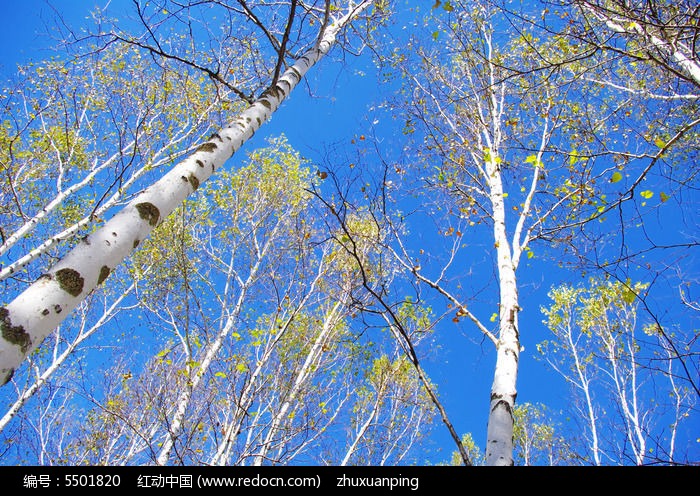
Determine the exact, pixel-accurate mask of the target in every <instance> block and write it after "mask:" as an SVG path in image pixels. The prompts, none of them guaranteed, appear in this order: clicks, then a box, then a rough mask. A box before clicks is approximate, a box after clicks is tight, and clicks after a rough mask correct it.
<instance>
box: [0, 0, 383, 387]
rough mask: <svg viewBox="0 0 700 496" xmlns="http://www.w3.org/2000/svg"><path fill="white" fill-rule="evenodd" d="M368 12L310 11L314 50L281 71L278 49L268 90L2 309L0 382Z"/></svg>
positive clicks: (352, 7) (354, 7)
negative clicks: (350, 27) (350, 25)
mask: <svg viewBox="0 0 700 496" xmlns="http://www.w3.org/2000/svg"><path fill="white" fill-rule="evenodd" d="M370 5H371V2H369V1H365V2H360V3H358V4H355V3H350V4H348V5H347V6H345V7H341V8H335V7H334V8H333V9H332V12H331V4H330V3H327V4H324V6H323V7H324V8H322V9H320V10H318V9H315V8H313V7H311V8H310V10H309V12H307V13H308V16H309V17H308V18H309V19H310V18H313V19H314V22H315V24H316V26H318V27H319V28H318V31H317V33H318V35H317V37H316V38H315V40H314V42H313V45H312V47H311V48H310V49H308V50H306V51H305V52H303V53H301V54H300V56H299V57H298V58H297V59H296V60H295V61H294V62H293V63H290V64H289V65H285V64H284V63H283V62H284V56H285V55H286V47H285V45H284V43H281V45H280V50H279V52H278V61H279V63H278V65H277V67H278V70H277V71H275V73H274V75H273V77H272V78H271V80H270V83H271V84H270V85H269V87H268V90H267V91H265V92H264V93H263V94H262V95H260V96H259V97H257V98H256V99H255V101H254V102H252V103H251V104H250V106H249V107H248V108H247V109H246V110H244V111H243V112H242V113H240V114H239V115H238V117H236V119H234V120H233V121H229V122H230V124H229V125H227V126H226V127H224V128H222V129H220V130H219V131H218V132H217V133H215V134H214V135H212V136H211V137H210V138H209V139H208V140H207V141H205V142H204V143H202V144H200V145H199V146H198V147H197V149H196V150H195V151H194V152H193V153H191V154H189V155H188V156H187V157H186V158H185V159H184V160H182V161H180V162H178V163H177V165H175V166H174V167H172V168H171V169H170V170H169V171H168V173H167V174H165V175H164V176H163V177H162V178H161V179H159V180H158V181H157V182H155V183H154V184H152V185H150V186H149V187H147V188H146V189H145V190H144V191H143V192H141V193H140V194H139V195H137V196H135V197H134V198H133V199H131V201H130V202H129V204H128V205H126V206H125V207H124V208H123V209H122V210H120V211H119V212H118V213H117V214H115V215H114V216H113V217H112V218H111V219H110V220H109V221H107V222H106V223H105V224H104V225H103V226H102V227H101V228H99V229H98V230H96V231H95V232H93V233H91V234H89V235H88V236H87V237H85V238H84V239H83V240H82V241H81V242H80V244H78V245H77V246H75V247H74V248H73V249H72V250H71V251H69V252H68V253H67V254H66V255H65V256H63V257H62V258H61V260H60V261H59V262H58V263H56V264H54V265H53V266H52V267H51V268H50V269H49V270H48V271H46V272H45V273H44V274H43V275H42V276H41V277H40V278H39V279H38V280H37V281H36V282H34V283H33V284H31V285H30V286H29V287H27V288H26V289H24V291H23V292H22V293H20V294H19V295H17V296H16V297H15V299H14V300H13V301H11V302H10V303H8V304H6V305H5V306H4V307H3V308H2V311H1V312H2V313H1V315H0V318H1V320H2V329H3V341H2V349H1V350H0V368H1V369H2V375H3V377H4V380H3V382H4V383H6V382H7V381H8V380H9V379H10V378H11V376H12V374H13V372H14V370H15V369H16V368H17V366H19V364H20V363H21V362H22V361H23V360H24V358H25V357H26V356H27V354H28V353H30V352H31V351H32V350H33V349H35V348H36V346H37V345H38V344H39V343H40V342H41V341H42V340H43V339H44V338H45V337H46V335H47V334H48V333H49V332H51V331H52V330H53V329H54V328H55V327H56V326H57V325H58V324H59V323H60V322H61V321H62V320H63V319H65V317H66V315H68V314H69V313H70V312H71V311H72V310H73V309H74V308H75V307H76V306H77V304H78V303H79V302H80V301H81V300H82V299H84V297H85V296H86V295H87V294H89V293H90V292H91V291H93V290H94V288H95V287H97V286H98V285H99V284H100V283H102V282H103V281H104V280H105V279H106V277H107V276H108V274H109V273H110V272H111V271H113V270H114V269H115V268H116V267H117V266H118V265H119V264H120V263H121V262H122V261H123V260H124V259H125V258H126V257H127V256H128V255H129V254H130V253H131V252H132V251H133V250H134V249H135V248H136V246H137V245H138V244H139V243H140V242H141V241H142V240H143V239H144V238H145V237H146V236H148V234H149V233H150V232H151V230H152V229H153V228H154V227H155V226H156V225H158V224H159V223H160V222H162V220H163V219H164V218H166V217H167V216H168V215H169V214H170V213H171V212H172V211H173V210H174V209H175V208H176V207H177V205H178V204H180V203H181V202H182V201H183V200H184V199H185V198H187V197H188V196H189V195H190V194H191V193H193V192H194V191H195V190H196V189H197V188H198V187H199V186H200V185H201V184H202V183H204V182H205V181H206V180H207V179H208V178H209V177H210V176H211V174H212V173H213V172H214V171H215V170H216V169H218V168H220V167H221V166H223V164H224V163H225V162H226V161H227V160H228V159H229V158H230V157H231V156H232V155H233V154H234V153H235V152H236V151H237V150H238V149H239V148H240V147H241V146H242V145H243V144H244V143H245V142H246V141H247V140H248V139H249V138H250V137H251V136H252V135H253V133H254V132H255V131H256V130H257V129H258V128H259V127H260V126H261V125H262V124H263V123H264V122H265V121H266V120H268V119H269V118H270V116H271V115H272V113H273V112H274V111H275V110H276V109H277V108H278V107H279V105H280V104H281V102H282V101H283V100H284V99H285V98H286V97H287V96H288V95H289V93H290V92H291V91H292V90H293V89H294V88H295V87H296V85H297V84H298V83H299V82H300V81H301V79H302V78H303V77H304V75H305V74H306V72H307V71H308V70H309V69H310V68H311V67H312V66H313V65H314V64H315V63H316V62H318V60H320V58H322V57H323V56H324V55H325V54H326V53H327V52H328V50H330V48H331V46H332V45H333V44H334V42H335V40H336V38H337V36H338V35H339V33H340V32H342V30H343V29H345V28H346V26H347V25H348V23H349V22H350V21H351V20H353V19H354V18H355V17H357V16H358V15H360V14H361V13H362V12H363V11H364V10H366V9H368V8H369V7H370ZM295 8H296V2H292V4H291V6H290V12H291V13H292V14H294V13H295ZM293 21H294V16H293V15H292V16H291V17H290V19H289V23H288V24H289V25H290V28H291V24H292V22H293ZM283 65H285V67H284V70H282V66H283ZM58 308H60V309H61V310H60V312H58V311H57V310H56V309H58Z"/></svg>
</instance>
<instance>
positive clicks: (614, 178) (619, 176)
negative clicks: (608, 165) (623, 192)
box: [610, 172, 622, 183]
mask: <svg viewBox="0 0 700 496" xmlns="http://www.w3.org/2000/svg"><path fill="white" fill-rule="evenodd" d="M620 180H622V174H620V173H619V172H615V173H613V175H612V177H611V178H610V182H611V183H616V182H618V181H620Z"/></svg>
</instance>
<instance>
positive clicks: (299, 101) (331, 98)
mask: <svg viewBox="0 0 700 496" xmlns="http://www.w3.org/2000/svg"><path fill="white" fill-rule="evenodd" d="M5 3H6V4H9V3H10V2H9V0H5ZM103 3H106V2H103ZM124 3H126V4H130V3H131V2H130V1H125V0H113V1H112V2H111V5H110V10H111V9H116V8H118V7H119V5H120V4H124ZM53 4H54V5H56V6H57V8H58V9H59V10H60V11H61V12H62V14H63V15H64V17H65V20H66V22H67V23H68V24H74V23H80V22H82V21H83V20H84V19H85V17H86V16H87V15H88V9H89V8H90V7H91V6H92V4H93V2H92V0H90V1H74V0H54V1H53ZM52 16H53V11H52V10H51V9H50V8H49V7H48V6H47V5H46V3H45V2H44V1H43V0H23V1H21V2H12V6H11V7H6V8H5V9H4V10H3V17H2V19H0V47H1V48H0V71H2V73H3V75H6V74H8V73H9V72H11V71H12V70H13V68H14V66H15V64H16V63H25V62H27V61H29V60H31V59H35V60H38V59H41V58H44V57H45V56H51V55H52V53H53V52H52V50H51V49H50V47H51V46H53V45H54V42H53V41H52V40H50V39H49V38H47V37H46V36H45V35H41V34H39V33H41V32H43V31H44V28H43V23H44V22H53V21H52ZM372 72H373V63H372V60H371V58H370V56H369V53H366V54H365V55H363V56H362V57H359V58H354V57H348V58H347V59H346V60H345V63H344V64H343V63H339V62H338V61H337V60H333V59H331V58H328V59H324V60H323V61H322V62H321V63H320V64H319V65H318V66H316V67H314V68H313V69H312V70H311V72H310V73H309V74H308V76H307V81H308V84H309V85H310V88H311V90H312V93H313V96H310V95H309V93H308V91H307V89H306V85H305V84H302V85H300V86H298V87H297V89H296V90H295V91H294V92H293V93H292V95H291V96H290V98H289V99H288V100H287V101H286V102H285V103H284V104H283V106H282V107H281V108H280V109H279V110H278V111H277V112H276V114H275V115H274V116H273V118H272V120H271V121H270V122H268V123H266V124H265V125H264V126H263V128H262V129H261V130H260V131H259V132H258V133H257V134H256V136H255V138H254V139H253V140H251V142H249V143H248V144H246V145H245V146H244V149H243V150H242V152H245V151H250V150H252V149H253V148H254V147H255V146H257V145H259V144H262V143H263V140H264V139H265V138H266V137H269V136H275V135H277V134H279V133H284V134H285V135H286V136H287V137H288V139H289V141H290V143H291V144H292V145H293V146H294V147H295V148H296V149H297V150H299V151H300V152H301V153H302V154H303V155H305V156H308V157H309V158H311V159H312V160H318V161H319V162H320V160H321V159H322V157H323V152H324V149H325V148H326V147H331V148H332V147H335V146H336V145H337V144H343V143H345V144H346V143H347V142H348V141H350V140H351V139H352V138H353V137H355V136H357V135H360V134H366V135H372V134H376V135H378V136H379V137H380V138H381V139H384V140H386V143H390V142H391V140H392V137H394V136H395V135H399V134H400V130H399V129H397V127H396V123H393V122H391V119H388V118H387V117H388V116H386V115H383V114H381V113H379V112H376V111H375V110H373V109H375V108H376V106H377V105H378V104H379V103H380V102H379V101H377V100H376V98H377V96H378V95H377V92H376V91H375V90H376V82H375V80H374V77H373V74H372ZM300 116H303V123H304V125H303V126H302V125H298V122H299V117H300ZM242 156H243V153H241V152H239V154H238V155H237V156H235V157H234V158H232V159H231V161H230V164H229V166H232V167H235V164H236V163H237V162H236V161H237V160H240V159H241V158H242ZM473 269H474V270H475V272H477V273H479V272H480V271H481V270H482V269H485V272H484V274H491V267H490V266H485V267H479V266H476V267H473ZM541 270H542V265H541V263H540V264H535V265H533V267H532V269H529V268H528V267H527V266H524V267H523V268H522V270H521V272H520V275H521V277H522V280H523V281H524V282H525V284H523V286H522V288H521V291H520V294H521V298H522V300H523V303H524V305H523V306H524V307H525V308H526V309H528V310H529V311H528V312H526V313H524V314H523V317H522V319H521V323H520V325H521V328H522V329H526V328H529V329H533V330H535V332H532V333H523V336H522V339H523V345H524V346H525V351H524V352H523V353H522V354H521V360H520V376H519V381H518V383H519V388H518V389H519V392H518V402H521V403H522V402H532V403H536V402H544V403H547V404H548V405H549V406H550V408H552V409H556V408H558V407H560V406H561V405H562V404H563V403H562V400H563V397H564V394H565V386H564V384H563V381H562V380H561V379H560V378H559V376H558V375H556V374H553V373H552V372H551V370H550V369H548V368H547V367H546V366H545V365H544V364H543V363H542V362H540V361H538V360H535V358H534V350H535V346H536V344H537V342H539V341H540V340H541V339H543V337H544V336H545V333H544V329H543V326H542V323H541V322H542V318H543V316H542V314H541V313H540V312H539V305H541V304H543V303H544V302H545V299H544V298H543V297H542V295H543V293H544V294H546V289H547V288H548V287H549V286H550V285H551V284H552V283H555V282H558V281H557V277H556V273H557V269H556V267H553V266H552V265H551V264H550V265H548V266H547V278H546V280H545V276H544V274H543V273H542V272H541ZM484 274H482V276H483V275H484ZM566 275H567V276H569V274H566ZM562 277H564V274H563V273H562ZM436 310H437V311H442V310H444V309H436ZM491 311H492V310H491V309H489V310H488V312H489V313H490V312H491ZM482 317H483V316H482ZM466 325H467V324H466V323H465V324H463V325H462V326H459V327H457V326H455V327H454V328H449V327H448V326H445V325H443V326H442V328H441V329H440V331H439V334H438V339H439V344H440V346H441V348H440V352H439V354H436V355H435V356H433V357H432V359H431V361H430V362H428V363H426V368H427V370H428V371H429V373H430V375H431V378H432V379H433V381H434V382H435V383H437V384H439V388H440V389H439V391H440V394H441V398H442V400H443V403H444V406H445V407H446V409H447V411H448V413H449V415H450V418H451V420H452V422H453V423H454V424H455V427H456V429H457V431H458V432H459V433H460V434H462V433H464V432H467V431H471V432H472V433H473V435H474V436H475V439H476V441H477V442H478V443H479V444H480V445H481V446H483V445H484V442H485V436H486V421H487V414H488V398H489V392H490V387H491V381H492V377H493V366H494V360H495V355H494V353H493V350H492V346H491V344H490V343H488V342H486V341H482V339H481V336H479V335H478V334H477V333H476V331H475V330H474V329H473V328H467V327H466ZM480 343H481V344H480ZM435 431H436V437H435V442H436V443H438V444H439V445H440V446H441V447H442V449H443V451H442V454H438V456H437V457H436V458H435V459H433V460H431V462H440V461H446V460H447V459H449V457H450V453H451V452H452V450H453V447H452V443H451V441H450V439H449V437H448V435H447V432H446V431H445V429H443V428H441V427H439V426H438V427H437V428H436V430H435Z"/></svg>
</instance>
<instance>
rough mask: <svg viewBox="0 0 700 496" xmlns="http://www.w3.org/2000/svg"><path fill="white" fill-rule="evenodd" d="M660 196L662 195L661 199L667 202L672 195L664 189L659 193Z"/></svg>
mask: <svg viewBox="0 0 700 496" xmlns="http://www.w3.org/2000/svg"><path fill="white" fill-rule="evenodd" d="M659 196H660V197H661V201H662V202H665V201H666V200H668V199H669V198H670V197H669V196H668V195H667V194H666V193H664V192H663V191H662V192H661V193H660V194H659Z"/></svg>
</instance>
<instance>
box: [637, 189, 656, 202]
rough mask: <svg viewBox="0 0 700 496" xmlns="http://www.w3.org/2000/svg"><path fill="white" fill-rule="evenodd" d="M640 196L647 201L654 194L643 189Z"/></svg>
mask: <svg viewBox="0 0 700 496" xmlns="http://www.w3.org/2000/svg"><path fill="white" fill-rule="evenodd" d="M640 195H642V198H644V199H646V200H648V199H649V198H651V197H652V196H654V192H653V191H649V190H648V189H645V190H644V191H642V192H641V193H640Z"/></svg>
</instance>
